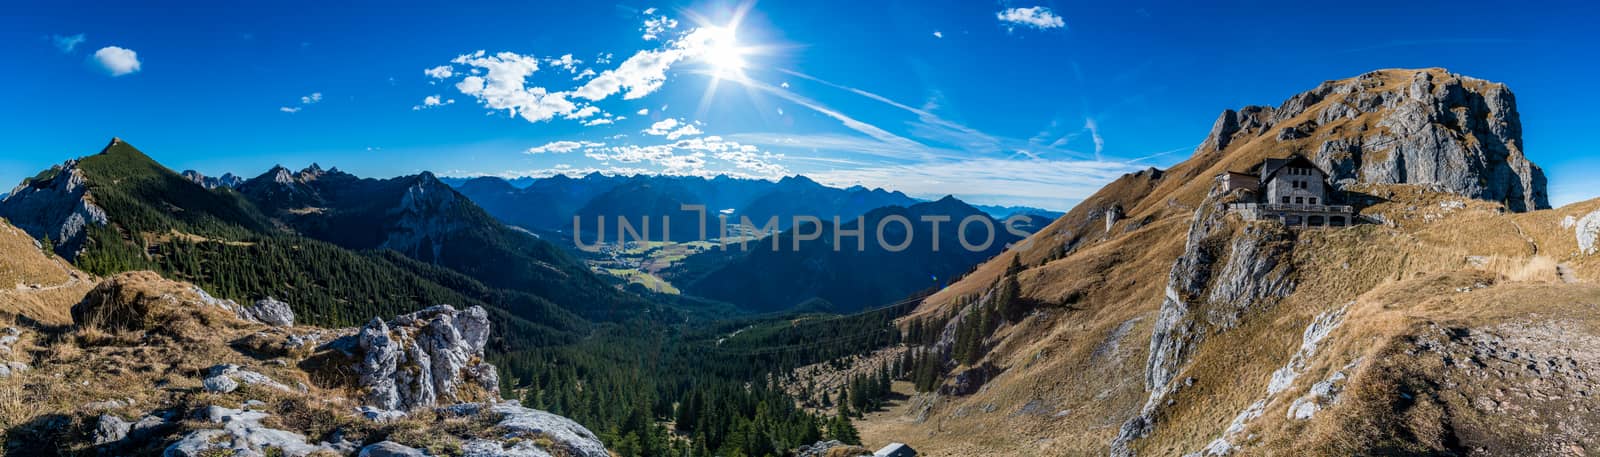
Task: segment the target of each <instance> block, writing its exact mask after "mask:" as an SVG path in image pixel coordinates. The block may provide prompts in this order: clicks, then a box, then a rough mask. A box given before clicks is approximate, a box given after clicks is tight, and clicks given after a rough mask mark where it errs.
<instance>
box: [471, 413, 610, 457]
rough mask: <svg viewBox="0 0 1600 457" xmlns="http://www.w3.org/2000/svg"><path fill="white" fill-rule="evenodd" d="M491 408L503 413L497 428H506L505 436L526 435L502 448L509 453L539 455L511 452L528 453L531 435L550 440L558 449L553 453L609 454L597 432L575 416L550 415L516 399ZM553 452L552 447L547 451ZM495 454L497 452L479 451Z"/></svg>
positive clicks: (601, 456) (589, 456)
mask: <svg viewBox="0 0 1600 457" xmlns="http://www.w3.org/2000/svg"><path fill="white" fill-rule="evenodd" d="M489 411H490V412H492V413H495V414H499V415H500V422H499V423H498V424H496V427H497V428H499V429H501V430H504V431H505V434H504V435H502V437H503V439H506V440H510V439H511V438H523V439H521V440H517V443H516V444H515V445H512V446H510V448H509V449H507V448H506V447H505V446H502V450H503V451H505V452H508V454H506V455H536V454H509V453H513V452H525V451H526V450H527V449H528V448H529V447H531V446H532V445H533V444H532V440H529V439H527V438H529V437H534V436H542V437H544V438H547V439H549V440H550V441H551V442H552V443H553V446H554V447H555V448H557V449H554V451H556V452H553V454H559V455H567V456H573V457H609V456H610V454H609V453H607V452H606V447H605V444H604V443H601V442H600V438H598V437H596V436H595V434H594V432H590V431H589V429H587V428H584V427H583V426H582V425H579V424H578V423H577V422H573V421H572V420H571V419H567V418H565V417H561V416H557V415H555V414H550V413H548V412H544V411H539V410H536V409H529V408H524V407H522V406H519V405H517V404H516V403H514V402H507V403H500V404H497V405H494V406H491V407H490V408H489ZM546 451H550V450H546ZM479 455H495V454H479Z"/></svg>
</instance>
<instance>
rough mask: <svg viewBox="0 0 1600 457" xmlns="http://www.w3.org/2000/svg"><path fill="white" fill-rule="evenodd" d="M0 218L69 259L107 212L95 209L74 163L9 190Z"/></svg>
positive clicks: (100, 222) (74, 161)
mask: <svg viewBox="0 0 1600 457" xmlns="http://www.w3.org/2000/svg"><path fill="white" fill-rule="evenodd" d="M115 141H116V140H113V142H115ZM113 144H114V143H113ZM0 217H4V218H6V219H9V220H11V223H12V224H13V225H16V226H17V227H18V228H21V229H23V230H25V231H27V232H28V234H29V235H32V236H33V237H34V238H35V239H43V238H46V237H48V238H49V239H50V240H51V242H52V243H54V244H55V246H53V247H54V250H55V251H56V252H57V253H60V254H61V255H62V256H63V257H66V258H68V259H71V258H73V257H75V256H76V255H77V253H78V251H79V250H80V249H81V248H82V247H83V242H84V240H85V238H86V237H87V236H88V233H87V230H88V227H89V226H90V225H105V224H106V212H105V211H104V210H102V209H100V207H99V206H95V204H94V198H93V196H91V195H90V194H89V186H88V178H86V177H84V174H83V170H80V169H78V161H76V160H69V161H67V162H66V163H63V164H61V165H57V166H55V167H53V168H51V169H50V170H47V171H45V172H44V173H42V174H40V175H39V176H37V177H34V178H30V179H28V180H25V181H23V182H22V184H20V185H18V186H17V187H16V188H14V189H11V193H10V194H8V195H6V197H5V199H3V200H0Z"/></svg>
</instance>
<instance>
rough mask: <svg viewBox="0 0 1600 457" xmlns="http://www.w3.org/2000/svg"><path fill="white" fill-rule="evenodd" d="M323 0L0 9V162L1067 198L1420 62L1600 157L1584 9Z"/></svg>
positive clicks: (13, 176)
mask: <svg viewBox="0 0 1600 457" xmlns="http://www.w3.org/2000/svg"><path fill="white" fill-rule="evenodd" d="M324 3H330V2H316V3H311V2H307V3H294V2H283V3H279V2H204V3H199V2H196V3H187V2H159V3H158V5H160V6H159V7H143V8H139V7H133V6H130V5H127V4H126V2H50V3H48V4H46V3H39V4H34V5H24V6H17V5H12V6H8V7H7V8H8V11H7V14H6V15H5V16H4V17H3V18H0V41H3V42H4V43H5V46H3V47H0V57H3V59H4V60H3V61H4V62H6V63H7V65H6V66H7V68H6V70H5V71H0V84H3V85H4V87H6V88H8V89H7V90H4V91H0V94H3V95H0V106H3V107H4V108H0V135H3V136H4V137H5V138H6V147H5V150H6V152H5V153H4V154H0V181H4V182H5V183H7V184H8V185H9V184H10V183H15V182H19V181H20V180H21V179H22V178H23V177H26V176H30V175H32V174H33V173H35V172H36V171H38V170H40V169H43V168H46V167H48V166H50V165H51V164H54V163H59V162H61V161H63V160H65V159H67V158H71V157H76V156H81V155H85V154H89V153H93V152H95V151H96V150H97V148H99V147H100V146H102V145H103V144H104V143H105V141H106V140H107V139H109V138H110V137H112V136H120V137H122V138H124V139H126V140H128V141H129V142H131V143H133V144H134V145H136V146H138V147H140V148H141V149H143V150H144V151H145V152H147V153H149V154H151V155H152V156H154V157H155V158H157V159H158V160H160V161H162V162H163V163H165V164H167V165H168V166H170V167H172V168H174V169H178V170H182V169H197V170H200V171H201V172H204V173H206V174H209V175H216V174H221V173H222V172H234V173H237V174H241V175H244V176H254V175H256V174H259V173H262V172H264V171H265V170H266V169H268V168H269V167H271V166H272V165H274V164H284V165H287V166H291V167H296V168H297V167H301V166H305V165H306V164H309V163H311V162H320V163H321V164H322V165H323V166H324V167H328V166H338V167H340V168H342V169H345V170H347V171H350V172H353V173H356V174H359V175H362V176H374V177H384V176H394V175H400V174H409V173H415V172H418V171H422V170H432V171H434V172H436V173H439V174H447V175H476V174H491V175H502V176H516V175H538V176H543V175H548V174H550V173H556V172H565V173H582V172H586V171H591V170H600V171H609V172H649V173H674V174H716V173H729V174H734V175H739V176H751V177H773V176H779V175H785V174H794V173H801V174H806V175H808V176H812V177H814V178H816V179H817V180H819V181H822V182H824V183H829V184H836V185H851V184H864V185H868V186H873V187H878V186H881V187H888V188H893V189H899V190H904V191H906V192H908V193H911V194H913V195H917V196H923V197H936V196H939V195H943V194H947V193H948V194H955V195H957V196H959V197H962V198H963V199H966V200H968V201H972V202H975V203H985V204H995V203H1006V204H1026V205H1034V206H1040V207H1045V208H1051V209H1066V208H1068V207H1070V205H1071V204H1073V203H1075V202H1076V201H1077V200H1078V199H1081V198H1082V197H1084V196H1087V195H1088V194H1090V193H1092V192H1093V191H1094V190H1095V189H1098V188H1099V186H1100V185H1102V184H1103V183H1105V182H1107V181H1109V180H1111V179H1113V178H1115V177H1116V176H1117V175H1120V174H1121V173H1124V172H1128V171H1132V170H1136V169H1139V168H1143V167H1147V166H1157V167H1165V166H1169V165H1171V164H1173V163H1175V162H1177V161H1180V160H1182V159H1183V158H1185V157H1187V156H1188V154H1189V153H1190V151H1191V150H1192V149H1193V148H1194V146H1195V145H1196V144H1197V143H1199V142H1200V141H1201V140H1202V139H1203V137H1204V136H1205V134H1206V132H1207V130H1209V128H1210V126H1211V123H1212V121H1213V120H1215V118H1216V116H1217V114H1218V113H1219V112H1221V110H1223V109H1225V108H1237V107H1240V106H1244V105H1249V104H1265V105H1273V106H1275V105H1277V104H1278V103H1280V102H1281V101H1282V100H1283V99H1285V98H1287V97H1289V96H1290V95H1293V94H1295V93H1298V92H1301V91H1304V90H1307V89H1310V88H1312V87H1314V86H1316V85H1317V84H1318V83H1320V82H1321V81H1323V80H1327V79H1338V78H1344V77H1349V76H1354V75H1357V74H1360V73H1362V72H1365V71H1368V70H1373V69H1378V68H1390V67H1433V66H1440V67H1445V68H1448V69H1450V70H1452V71H1455V72H1458V73H1463V74H1467V75H1472V76H1476V77H1481V78H1485V79H1490V80H1494V81H1500V82H1504V83H1507V84H1508V85H1510V87H1511V88H1512V90H1513V91H1515V93H1516V94H1517V101H1518V104H1519V108H1520V111H1521V114H1522V121H1523V126H1524V139H1525V143H1526V152H1527V153H1528V155H1529V156H1530V157H1531V158H1532V159H1533V160H1534V161H1535V163H1538V164H1540V165H1541V166H1543V167H1544V168H1545V170H1546V171H1547V173H1548V174H1549V176H1550V187H1551V193H1552V200H1553V201H1554V203H1556V204H1558V205H1559V204H1562V203H1567V202H1571V201H1576V200H1580V199H1586V198H1591V197H1594V196H1596V192H1594V191H1593V190H1592V189H1593V188H1592V187H1591V186H1592V185H1591V184H1588V183H1587V182H1585V181H1586V178H1589V177H1592V176H1596V175H1597V174H1600V154H1597V153H1596V152H1595V147H1594V145H1593V144H1592V140H1591V138H1592V136H1593V135H1592V134H1591V132H1592V131H1593V130H1594V126H1595V125H1600V114H1596V113H1597V111H1596V110H1594V108H1593V107H1594V106H1600V91H1597V90H1595V88H1594V87H1591V86H1592V83H1593V81H1595V77H1594V75H1595V74H1596V72H1595V70H1596V66H1597V65H1600V63H1596V62H1595V61H1594V59H1593V56H1595V55H1596V54H1597V52H1596V51H1597V50H1596V47H1597V46H1596V45H1597V44H1600V34H1597V33H1596V32H1595V31H1594V27H1593V25H1592V24H1590V22H1591V20H1592V18H1594V17H1596V15H1595V13H1596V12H1597V11H1596V10H1595V8H1594V7H1592V6H1586V5H1583V4H1580V3H1566V4H1557V3H1550V4H1539V3H1525V4H1519V6H1518V7H1516V8H1507V7H1505V6H1504V5H1500V4H1481V5H1474V4H1470V3H1469V2H1448V3H1443V2H1441V3H1425V2H1375V3H1365V4H1364V3H1362V2H1341V3H1339V4H1338V5H1337V6H1334V5H1330V4H1316V3H1307V4H1287V3H1286V2H1230V3H1226V4H1225V6H1215V7H1202V6H1196V5H1192V4H1190V3H1192V2H1171V3H1163V2H1065V1H1025V2H1024V1H1004V2H993V1H954V2H942V1H894V0H890V1H874V2H859V1H827V0H811V1H782V2H780V1H764V2H757V3H748V2H715V1H712V2H705V1H694V2H687V3H674V2H655V1H651V2H634V3H628V2H624V3H600V2H542V1H541V2H514V3H503V2H495V3H489V2H485V3H476V4H473V5H467V6H463V5H443V4H441V5H427V4H422V3H413V2H399V3H394V2H381V3H380V2H372V3H346V4H344V5H343V6H328V5H326V4H324ZM1290 3H1292V2H1290ZM730 25H736V27H730ZM478 51H483V52H484V53H483V54H478ZM563 56H570V57H566V58H564V57H563ZM585 70H592V71H593V72H594V73H593V74H587V73H585ZM475 72H476V73H475Z"/></svg>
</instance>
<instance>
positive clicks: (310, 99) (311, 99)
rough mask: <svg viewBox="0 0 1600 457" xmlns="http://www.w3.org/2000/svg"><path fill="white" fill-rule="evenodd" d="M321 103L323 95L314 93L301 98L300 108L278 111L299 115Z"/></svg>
mask: <svg viewBox="0 0 1600 457" xmlns="http://www.w3.org/2000/svg"><path fill="white" fill-rule="evenodd" d="M320 101H322V93H321V92H312V93H311V94H310V95H304V96H301V97H300V106H280V107H278V111H282V112H285V113H298V112H300V110H301V109H304V108H305V106H306V105H310V104H314V103H317V102H320ZM413 109H416V108H413Z"/></svg>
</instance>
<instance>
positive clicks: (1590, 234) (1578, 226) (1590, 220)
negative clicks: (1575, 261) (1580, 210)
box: [1571, 210, 1600, 255]
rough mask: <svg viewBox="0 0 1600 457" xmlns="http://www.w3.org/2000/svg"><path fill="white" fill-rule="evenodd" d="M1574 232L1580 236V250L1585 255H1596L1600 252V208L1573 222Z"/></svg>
mask: <svg viewBox="0 0 1600 457" xmlns="http://www.w3.org/2000/svg"><path fill="white" fill-rule="evenodd" d="M1571 227H1572V231H1573V234H1574V235H1576V236H1577V237H1578V252H1581V253H1583V255H1594V254H1595V253H1596V252H1600V244H1597V243H1596V242H1597V241H1600V210H1597V211H1595V212H1592V213H1589V214H1588V215H1585V216H1583V218H1582V219H1578V220H1576V221H1573V222H1572V224H1571Z"/></svg>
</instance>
